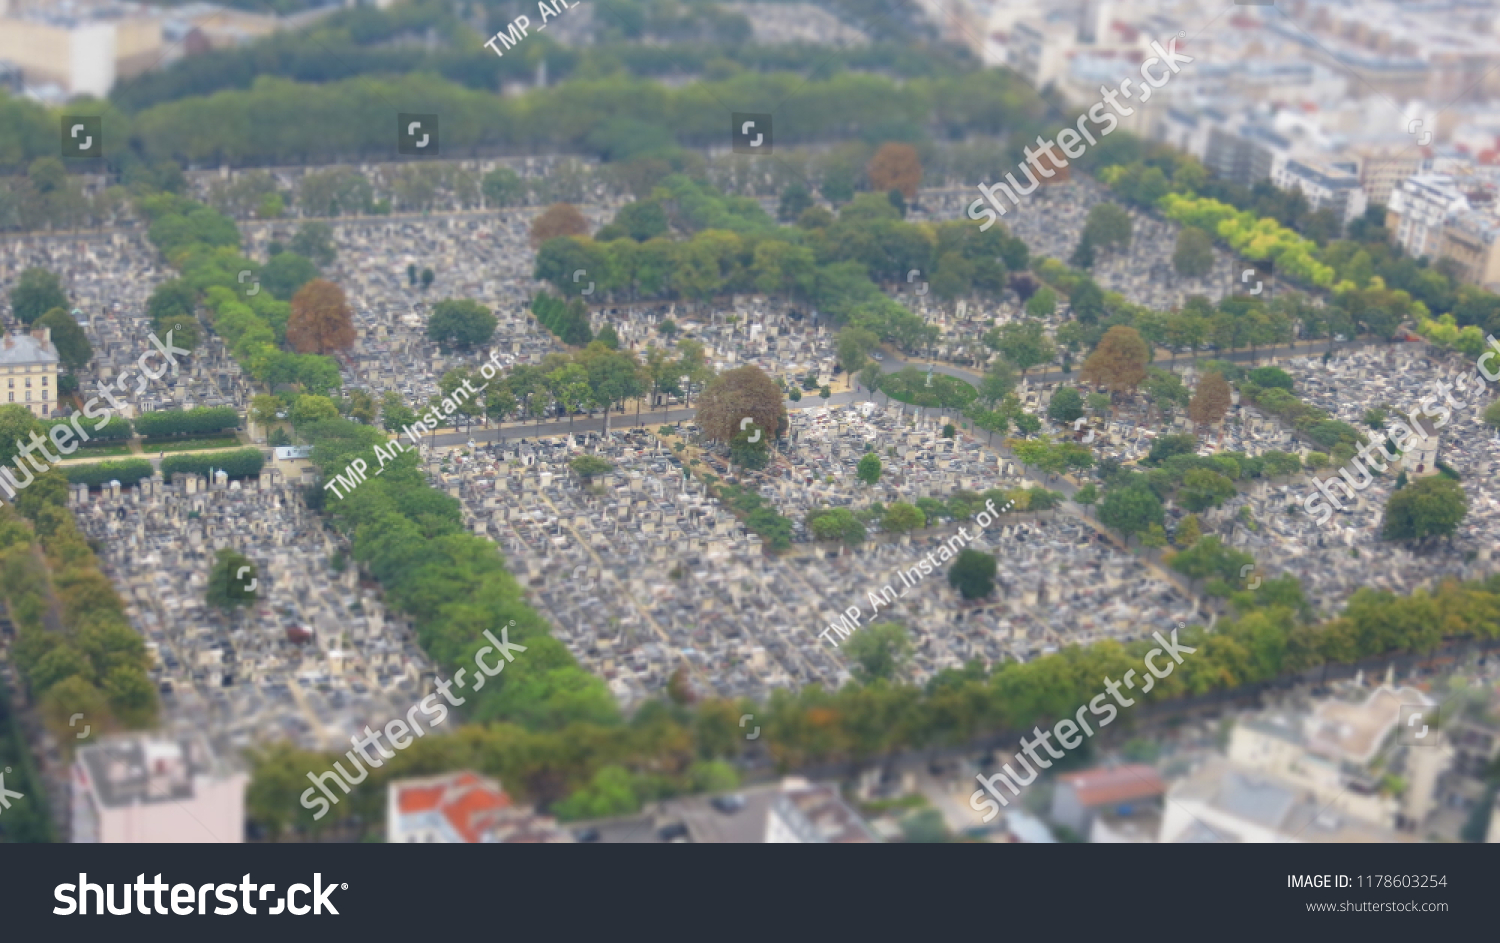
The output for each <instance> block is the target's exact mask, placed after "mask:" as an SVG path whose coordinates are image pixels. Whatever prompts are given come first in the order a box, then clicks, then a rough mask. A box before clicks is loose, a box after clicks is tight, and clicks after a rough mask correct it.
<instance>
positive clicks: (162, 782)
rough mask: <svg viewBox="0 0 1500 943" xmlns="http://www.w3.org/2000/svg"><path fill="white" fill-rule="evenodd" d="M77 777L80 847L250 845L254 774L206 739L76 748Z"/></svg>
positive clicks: (153, 738)
mask: <svg viewBox="0 0 1500 943" xmlns="http://www.w3.org/2000/svg"><path fill="white" fill-rule="evenodd" d="M71 778H72V834H73V841H75V842H112V843H119V842H134V843H139V842H179V843H189V842H215V843H219V844H237V843H240V842H243V841H244V840H245V785H246V783H247V782H248V780H249V777H248V776H247V775H246V774H244V773H242V772H235V771H232V770H231V769H230V768H229V767H228V765H227V764H225V763H224V762H223V761H221V760H219V759H217V758H216V757H215V756H214V755H213V753H212V751H211V750H210V749H209V746H208V741H207V740H206V739H205V738H203V737H202V736H201V735H191V736H183V737H180V738H175V739H166V738H162V737H160V736H159V735H156V734H129V735H124V736H116V737H107V738H105V739H104V740H102V741H100V742H99V743H97V744H94V745H91V746H86V747H84V748H82V749H81V750H79V751H78V755H77V756H76V757H75V758H74V760H73V771H72V777H71Z"/></svg>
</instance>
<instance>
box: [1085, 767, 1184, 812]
mask: <svg viewBox="0 0 1500 943" xmlns="http://www.w3.org/2000/svg"><path fill="white" fill-rule="evenodd" d="M1059 778H1060V779H1061V780H1062V781H1063V782H1064V783H1066V784H1067V785H1069V786H1071V787H1073V791H1074V792H1075V793H1076V794H1077V796H1078V801H1079V802H1081V803H1082V804H1083V805H1085V806H1102V805H1112V804H1114V803H1116V802H1129V801H1131V800H1132V799H1147V798H1151V797H1153V796H1160V795H1163V794H1165V793H1166V791H1167V786H1166V784H1165V783H1163V782H1162V780H1161V777H1160V776H1159V775H1157V772H1156V769H1155V768H1154V767H1151V766H1146V765H1144V764H1141V763H1135V764H1130V765H1127V766H1116V767H1113V768H1111V769H1090V770H1084V771H1083V772H1081V773H1065V774H1064V775H1062V776H1061V777H1059Z"/></svg>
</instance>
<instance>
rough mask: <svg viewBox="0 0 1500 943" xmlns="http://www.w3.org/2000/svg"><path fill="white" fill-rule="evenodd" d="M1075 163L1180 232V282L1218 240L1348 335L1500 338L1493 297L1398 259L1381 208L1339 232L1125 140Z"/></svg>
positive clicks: (1284, 203)
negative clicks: (1303, 296)
mask: <svg viewBox="0 0 1500 943" xmlns="http://www.w3.org/2000/svg"><path fill="white" fill-rule="evenodd" d="M1079 163H1080V164H1081V165H1082V166H1083V167H1084V168H1085V169H1093V170H1095V171H1097V173H1098V175H1099V177H1100V179H1101V180H1104V181H1105V182H1106V183H1108V184H1109V185H1110V186H1111V188H1112V189H1113V191H1114V193H1115V194H1116V195H1117V196H1119V197H1120V198H1121V199H1123V200H1125V201H1127V202H1130V203H1134V204H1136V205H1139V206H1141V207H1143V208H1147V209H1152V210H1158V211H1161V212H1164V213H1165V214H1166V215H1167V216H1168V217H1170V218H1173V219H1176V220H1177V221H1179V222H1182V223H1185V224H1186V225H1187V226H1188V227H1189V228H1188V229H1184V230H1183V233H1182V234H1181V235H1180V237H1179V243H1178V255H1179V256H1182V257H1183V260H1182V262H1181V263H1180V264H1179V265H1178V268H1179V271H1183V272H1184V274H1201V273H1202V272H1203V271H1206V267H1207V265H1208V264H1209V260H1207V259H1205V258H1203V251H1204V246H1203V245H1202V243H1203V239H1204V238H1219V239H1222V240H1223V241H1224V242H1225V243H1226V244H1228V245H1229V246H1230V247H1231V248H1233V249H1235V250H1236V251H1237V252H1239V253H1240V254H1241V255H1242V256H1243V257H1246V258H1255V259H1266V258H1274V260H1275V266H1276V276H1277V278H1278V280H1279V279H1283V278H1285V279H1289V280H1291V281H1293V282H1298V283H1300V284H1302V285H1303V286H1305V287H1308V288H1315V287H1317V288H1325V289H1330V290H1331V293H1330V298H1329V308H1330V309H1333V308H1341V309H1342V313H1341V314H1334V315H1332V316H1334V317H1341V318H1348V319H1349V321H1350V323H1349V325H1348V326H1349V327H1351V328H1354V329H1357V330H1359V331H1367V332H1369V333H1372V334H1375V335H1376V336H1379V337H1387V338H1388V337H1390V335H1391V333H1392V331H1393V330H1394V329H1395V327H1396V326H1397V325H1398V324H1399V323H1400V322H1401V320H1402V319H1406V318H1410V319H1412V320H1415V321H1417V322H1418V323H1419V324H1422V325H1424V332H1425V328H1426V326H1427V325H1428V319H1429V318H1431V319H1438V320H1437V321H1436V322H1435V323H1442V322H1441V320H1440V319H1441V317H1442V316H1443V315H1449V314H1451V315H1452V316H1453V321H1452V322H1450V325H1449V326H1450V327H1451V329H1452V332H1453V333H1452V334H1447V333H1446V332H1444V335H1443V336H1438V337H1435V338H1432V339H1433V340H1435V342H1437V343H1440V344H1448V345H1451V344H1453V343H1454V342H1455V341H1456V340H1457V337H1456V335H1457V334H1458V332H1460V331H1463V330H1464V329H1465V328H1469V327H1477V328H1479V329H1480V330H1481V331H1482V332H1483V334H1491V333H1496V332H1497V331H1500V296H1497V295H1496V294H1494V293H1493V292H1490V291H1487V290H1485V289H1484V288H1481V287H1480V286H1477V285H1470V284H1464V283H1463V282H1462V281H1461V280H1460V278H1459V277H1458V269H1457V267H1456V266H1455V265H1454V264H1453V263H1452V262H1450V261H1448V260H1437V261H1436V262H1430V261H1429V260H1428V259H1426V258H1421V259H1414V258H1411V257H1408V256H1405V255H1404V253H1403V252H1402V250H1401V248H1400V246H1398V245H1395V244H1393V243H1392V242H1391V239H1390V233H1389V232H1388V231H1387V230H1386V228H1385V215H1386V210H1385V207H1383V206H1379V205H1372V206H1370V207H1369V208H1368V209H1367V210H1366V212H1365V215H1364V216H1363V217H1360V218H1358V219H1356V220H1354V221H1353V222H1351V223H1350V224H1349V226H1348V227H1347V233H1346V232H1345V227H1344V226H1343V225H1342V224H1341V223H1340V221H1339V220H1338V219H1337V218H1336V217H1334V216H1333V215H1332V214H1331V213H1330V212H1329V211H1327V210H1319V211H1317V212H1309V210H1308V206H1307V201H1306V198H1305V197H1304V196H1303V195H1302V194H1301V193H1300V192H1299V191H1296V190H1291V191H1284V190H1280V189H1278V188H1277V187H1275V186H1273V185H1272V184H1270V183H1269V182H1268V181H1262V182H1260V183H1257V184H1256V185H1255V186H1253V187H1251V188H1248V189H1247V188H1244V187H1240V186H1237V185H1233V184H1228V183H1225V182H1224V181H1221V180H1217V179H1214V178H1213V177H1211V176H1210V175H1209V174H1208V172H1207V170H1206V169H1205V168H1204V167H1203V166H1202V165H1201V164H1200V163H1198V161H1197V160H1196V159H1194V158H1193V157H1191V156H1189V155H1186V154H1182V153H1179V152H1177V151H1175V150H1173V149H1171V148H1169V147H1165V146H1162V145H1158V144H1151V143H1147V142H1144V141H1141V140H1140V139H1138V138H1134V137H1132V136H1131V135H1128V134H1117V135H1114V136H1112V137H1111V138H1110V139H1109V140H1107V141H1103V142H1101V145H1100V146H1099V147H1096V148H1093V149H1091V150H1090V151H1089V153H1088V154H1086V155H1085V156H1084V157H1083V158H1082V159H1081V160H1080V161H1079ZM1190 233H1191V234H1190ZM1199 233H1201V234H1202V235H1201V236H1200V235H1199ZM1345 236H1347V238H1341V237H1345ZM1184 266H1186V267H1184ZM1327 333H1328V334H1329V335H1331V334H1332V333H1344V334H1346V335H1350V336H1352V335H1353V333H1354V330H1344V329H1342V328H1340V327H1334V328H1333V329H1331V330H1329V331H1328V332H1327ZM1473 334H1474V332H1469V333H1468V334H1466V335H1465V337H1466V341H1465V343H1466V344H1467V345H1468V346H1469V347H1470V348H1472V346H1473V343H1474V341H1475V340H1477V339H1479V338H1475V337H1473V336H1472V335H1473ZM1313 336H1323V335H1320V334H1314V335H1313ZM1465 352H1466V353H1469V354H1472V353H1474V352H1475V351H1473V350H1471V349H1469V350H1465Z"/></svg>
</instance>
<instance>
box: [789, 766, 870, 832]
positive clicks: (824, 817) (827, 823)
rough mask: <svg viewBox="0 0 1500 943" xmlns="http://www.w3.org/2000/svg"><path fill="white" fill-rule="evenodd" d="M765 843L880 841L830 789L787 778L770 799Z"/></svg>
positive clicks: (836, 793) (831, 788)
mask: <svg viewBox="0 0 1500 943" xmlns="http://www.w3.org/2000/svg"><path fill="white" fill-rule="evenodd" d="M766 841H767V842H774V843H782V844H785V843H813V844H824V843H829V842H833V843H845V842H856V843H858V842H878V841H880V838H879V836H877V835H876V834H875V833H874V832H873V831H871V830H870V827H869V826H868V825H866V824H865V822H864V820H863V819H861V818H860V817H859V815H858V814H857V813H856V812H855V811H854V810H853V809H851V808H849V806H848V805H847V804H845V802H844V800H843V798H842V797H841V796H840V795H839V792H838V790H837V789H835V788H834V787H832V786H820V785H814V784H812V783H809V782H808V781H807V780H805V779H802V778H801V777H799V776H788V777H787V778H786V779H785V780H784V781H783V782H782V788H781V792H780V793H778V794H777V795H776V797H775V798H774V799H772V800H771V809H770V812H769V813H768V814H767V815H766Z"/></svg>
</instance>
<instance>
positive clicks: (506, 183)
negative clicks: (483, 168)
mask: <svg viewBox="0 0 1500 943" xmlns="http://www.w3.org/2000/svg"><path fill="white" fill-rule="evenodd" d="M479 188H480V191H481V192H482V193H483V194H484V199H485V202H486V203H489V204H490V205H492V206H519V205H521V201H522V200H524V199H525V198H526V184H525V183H523V182H522V180H521V177H520V176H519V175H518V174H517V173H516V172H515V171H514V170H511V169H510V168H509V167H496V168H495V169H494V170H491V171H490V172H489V173H487V174H485V175H484V179H483V180H482V181H481V182H480V184H479Z"/></svg>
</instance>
